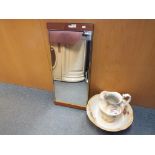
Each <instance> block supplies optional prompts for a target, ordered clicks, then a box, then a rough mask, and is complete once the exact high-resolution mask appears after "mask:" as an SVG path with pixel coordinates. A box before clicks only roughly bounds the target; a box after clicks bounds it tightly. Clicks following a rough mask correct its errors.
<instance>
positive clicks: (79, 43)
mask: <svg viewBox="0 0 155 155" xmlns="http://www.w3.org/2000/svg"><path fill="white" fill-rule="evenodd" d="M47 27H48V31H49V41H50V54H51V61H52V66H51V67H52V75H53V83H54V94H55V103H56V104H58V105H63V106H69V107H73V108H78V109H85V107H86V104H87V101H88V96H89V94H88V93H89V82H90V80H89V78H90V65H91V55H92V37H93V24H80V23H78V24H64V23H62V24H61V23H59V24H58V23H48V24H47Z"/></svg>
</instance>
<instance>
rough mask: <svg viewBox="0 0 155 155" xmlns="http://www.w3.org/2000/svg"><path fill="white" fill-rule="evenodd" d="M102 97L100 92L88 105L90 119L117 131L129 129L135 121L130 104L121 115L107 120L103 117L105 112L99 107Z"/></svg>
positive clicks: (99, 125)
mask: <svg viewBox="0 0 155 155" xmlns="http://www.w3.org/2000/svg"><path fill="white" fill-rule="evenodd" d="M99 102H100V97H99V94H98V95H95V96H93V97H92V98H91V99H90V100H89V102H88V104H87V107H86V110H87V115H88V118H89V119H90V121H91V122H92V123H93V124H95V125H96V126H97V127H99V128H101V129H103V130H106V131H110V132H117V131H121V130H125V129H127V128H128V127H129V126H130V125H131V124H132V122H133V110H132V108H131V106H130V104H129V103H128V104H126V106H125V108H124V110H123V112H122V113H121V114H120V116H119V117H116V118H115V120H113V121H111V122H110V121H107V120H106V119H105V118H103V113H102V111H101V110H100V107H99Z"/></svg>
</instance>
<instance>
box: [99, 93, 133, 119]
mask: <svg viewBox="0 0 155 155" xmlns="http://www.w3.org/2000/svg"><path fill="white" fill-rule="evenodd" d="M99 99H100V101H99V107H100V109H101V111H102V113H104V114H106V115H107V116H111V117H117V116H119V115H120V114H121V113H122V112H123V110H124V108H125V106H126V105H127V104H129V103H130V101H131V96H130V95H129V94H123V95H121V94H120V93H118V92H109V91H102V92H101V93H100V94H99Z"/></svg>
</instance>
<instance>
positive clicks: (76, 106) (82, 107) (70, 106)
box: [54, 101, 86, 111]
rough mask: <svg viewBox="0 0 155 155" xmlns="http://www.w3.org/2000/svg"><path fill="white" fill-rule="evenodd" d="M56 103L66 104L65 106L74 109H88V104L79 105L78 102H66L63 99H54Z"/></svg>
mask: <svg viewBox="0 0 155 155" xmlns="http://www.w3.org/2000/svg"><path fill="white" fill-rule="evenodd" d="M54 104H55V105H59V106H64V107H69V108H74V109H79V110H85V111H86V106H82V105H77V104H72V103H65V102H61V101H54Z"/></svg>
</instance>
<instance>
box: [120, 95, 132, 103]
mask: <svg viewBox="0 0 155 155" xmlns="http://www.w3.org/2000/svg"><path fill="white" fill-rule="evenodd" d="M122 97H123V99H124V100H125V101H126V102H125V105H127V104H129V103H130V101H131V95H130V94H122Z"/></svg>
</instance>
